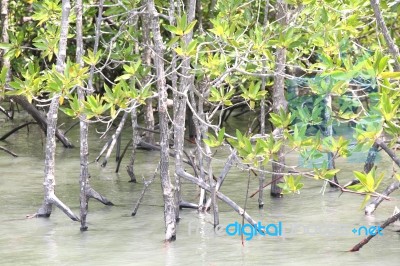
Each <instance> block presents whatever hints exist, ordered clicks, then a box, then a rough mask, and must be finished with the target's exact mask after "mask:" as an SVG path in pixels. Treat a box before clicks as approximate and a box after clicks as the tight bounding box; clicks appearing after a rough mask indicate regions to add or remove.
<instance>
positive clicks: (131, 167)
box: [126, 107, 140, 183]
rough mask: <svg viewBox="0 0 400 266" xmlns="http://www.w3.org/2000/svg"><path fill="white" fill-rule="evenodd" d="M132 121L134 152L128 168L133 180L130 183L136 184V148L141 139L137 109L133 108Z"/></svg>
mask: <svg viewBox="0 0 400 266" xmlns="http://www.w3.org/2000/svg"><path fill="white" fill-rule="evenodd" d="M131 120H132V152H131V158H130V161H129V165H128V166H127V167H126V170H127V172H128V175H129V177H130V178H131V180H130V181H129V182H132V183H136V176H135V171H134V169H135V159H136V147H137V145H138V144H139V142H140V137H139V134H138V129H137V125H138V122H137V108H136V107H133V108H132V111H131Z"/></svg>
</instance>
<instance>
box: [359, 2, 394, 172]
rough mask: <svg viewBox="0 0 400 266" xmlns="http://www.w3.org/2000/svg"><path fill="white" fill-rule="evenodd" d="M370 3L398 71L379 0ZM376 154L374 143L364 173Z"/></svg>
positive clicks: (370, 165)
mask: <svg viewBox="0 0 400 266" xmlns="http://www.w3.org/2000/svg"><path fill="white" fill-rule="evenodd" d="M370 3H371V7H372V9H373V10H374V14H375V18H376V22H377V24H378V26H379V28H380V29H381V31H382V34H383V36H384V38H385V41H386V45H387V46H388V47H389V52H390V54H391V55H392V57H393V59H394V70H395V71H400V63H399V57H400V52H399V47H398V46H397V45H396V43H395V42H394V41H393V39H392V37H391V36H390V33H389V30H388V28H387V27H386V23H385V20H384V19H383V16H382V12H381V10H380V8H379V0H370ZM377 153H378V146H377V145H376V143H374V145H373V146H372V147H371V148H370V150H369V151H368V157H367V161H366V162H365V165H364V172H365V173H368V172H369V171H371V169H372V167H374V164H375V158H376V155H377Z"/></svg>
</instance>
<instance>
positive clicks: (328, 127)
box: [324, 93, 339, 187]
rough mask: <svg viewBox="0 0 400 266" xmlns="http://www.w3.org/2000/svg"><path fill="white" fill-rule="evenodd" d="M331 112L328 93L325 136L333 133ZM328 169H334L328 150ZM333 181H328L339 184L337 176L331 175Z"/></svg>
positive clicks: (333, 160)
mask: <svg viewBox="0 0 400 266" xmlns="http://www.w3.org/2000/svg"><path fill="white" fill-rule="evenodd" d="M331 112H332V96H331V94H330V93H328V94H326V96H325V115H324V126H325V132H324V134H325V136H326V137H332V135H333V126H332V122H331ZM328 169H335V159H334V158H333V152H328ZM333 181H334V183H331V182H329V185H330V186H331V187H336V186H335V183H336V184H339V181H338V179H337V176H336V175H335V176H334V177H333Z"/></svg>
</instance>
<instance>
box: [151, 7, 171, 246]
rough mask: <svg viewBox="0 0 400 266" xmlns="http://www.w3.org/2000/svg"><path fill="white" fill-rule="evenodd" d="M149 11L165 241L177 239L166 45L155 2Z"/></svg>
mask: <svg viewBox="0 0 400 266" xmlns="http://www.w3.org/2000/svg"><path fill="white" fill-rule="evenodd" d="M147 10H148V12H149V14H150V16H151V25H152V30H153V40H154V52H155V56H154V66H155V68H156V76H157V88H158V94H159V96H158V114H159V121H160V147H161V151H160V177H161V187H162V192H163V198H164V220H165V240H166V241H173V240H175V239H176V215H175V209H176V206H175V197H174V189H173V187H172V184H171V180H170V176H169V169H168V167H169V138H168V137H169V130H168V113H167V112H168V110H167V96H168V95H167V87H166V83H165V72H164V61H163V60H164V44H163V40H162V36H161V33H160V25H159V19H158V13H157V10H156V8H155V6H154V0H148V1H147Z"/></svg>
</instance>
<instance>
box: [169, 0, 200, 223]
mask: <svg viewBox="0 0 400 266" xmlns="http://www.w3.org/2000/svg"><path fill="white" fill-rule="evenodd" d="M195 6H196V2H195V0H190V1H189V3H188V6H187V7H188V10H187V24H190V23H191V22H192V21H193V20H194V16H195ZM192 35H193V34H192V33H188V34H186V35H185V36H184V43H185V44H186V45H188V44H189V43H190V41H191V40H192ZM181 66H182V68H181V75H180V77H181V78H180V81H179V87H178V92H177V93H176V94H175V96H174V123H173V124H174V147H175V151H176V160H175V169H177V168H180V167H182V164H183V162H182V157H183V146H184V139H185V117H186V101H187V93H188V89H189V88H191V87H192V86H193V74H190V69H191V67H190V57H182V64H181ZM180 192H181V184H180V177H179V176H178V175H176V174H175V198H176V200H177V204H176V205H177V210H176V212H175V215H176V219H177V220H179V205H180V203H181V202H182V196H181V193H180Z"/></svg>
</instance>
